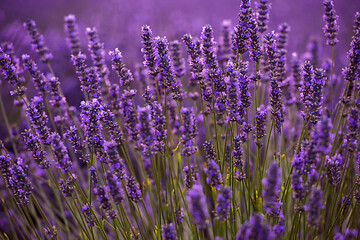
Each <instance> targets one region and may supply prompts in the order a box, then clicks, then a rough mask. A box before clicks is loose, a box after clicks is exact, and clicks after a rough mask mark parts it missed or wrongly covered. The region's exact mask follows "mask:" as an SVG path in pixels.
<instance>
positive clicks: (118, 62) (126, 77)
mask: <svg viewBox="0 0 360 240" xmlns="http://www.w3.org/2000/svg"><path fill="white" fill-rule="evenodd" d="M109 55H110V56H111V62H112V68H113V69H114V70H115V71H116V73H117V75H118V77H119V80H120V86H129V85H130V83H131V82H133V81H134V77H133V75H132V73H131V72H130V70H129V69H127V68H126V66H125V64H124V62H123V57H122V54H121V52H120V51H119V49H117V48H115V50H114V51H110V52H109Z"/></svg>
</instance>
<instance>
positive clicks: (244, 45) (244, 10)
mask: <svg viewBox="0 0 360 240" xmlns="http://www.w3.org/2000/svg"><path fill="white" fill-rule="evenodd" d="M252 13H253V11H252V9H251V6H250V0H242V2H241V5H240V13H239V23H238V25H236V26H235V28H234V38H233V46H234V49H235V51H236V52H237V53H239V54H244V53H245V52H246V51H247V50H248V44H249V43H248V41H249V37H250V34H249V29H250V24H251V23H250V19H251V15H252Z"/></svg>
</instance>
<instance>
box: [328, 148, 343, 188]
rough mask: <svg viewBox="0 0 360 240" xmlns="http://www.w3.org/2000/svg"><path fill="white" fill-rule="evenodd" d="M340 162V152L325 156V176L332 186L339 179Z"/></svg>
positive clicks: (335, 184)
mask: <svg viewBox="0 0 360 240" xmlns="http://www.w3.org/2000/svg"><path fill="white" fill-rule="evenodd" d="M341 164H342V158H341V155H340V154H336V155H335V156H333V157H329V156H326V157H325V165H326V167H327V173H326V175H327V178H328V179H329V182H330V184H331V185H333V186H337V185H338V184H339V183H340V181H341V179H340V178H341Z"/></svg>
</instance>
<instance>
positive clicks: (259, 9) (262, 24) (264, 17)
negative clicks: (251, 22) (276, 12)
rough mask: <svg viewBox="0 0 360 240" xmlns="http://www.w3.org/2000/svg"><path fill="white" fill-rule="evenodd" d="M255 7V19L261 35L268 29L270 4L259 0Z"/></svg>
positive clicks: (264, 0)
mask: <svg viewBox="0 0 360 240" xmlns="http://www.w3.org/2000/svg"><path fill="white" fill-rule="evenodd" d="M255 5H256V18H257V24H258V26H259V32H261V33H263V32H265V31H266V30H267V29H268V21H269V10H270V9H271V3H269V1H268V0H259V2H256V3H255Z"/></svg>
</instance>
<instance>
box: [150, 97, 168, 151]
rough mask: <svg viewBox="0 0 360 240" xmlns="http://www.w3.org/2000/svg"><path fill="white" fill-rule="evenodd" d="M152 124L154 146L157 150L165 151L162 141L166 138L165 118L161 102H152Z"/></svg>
mask: <svg viewBox="0 0 360 240" xmlns="http://www.w3.org/2000/svg"><path fill="white" fill-rule="evenodd" d="M151 119H152V126H153V128H154V130H155V138H156V141H155V148H156V149H157V151H159V152H164V151H165V146H164V142H165V139H166V138H167V130H166V119H165V115H164V112H163V109H162V107H161V104H159V103H157V102H154V103H153V104H152V108H151Z"/></svg>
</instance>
